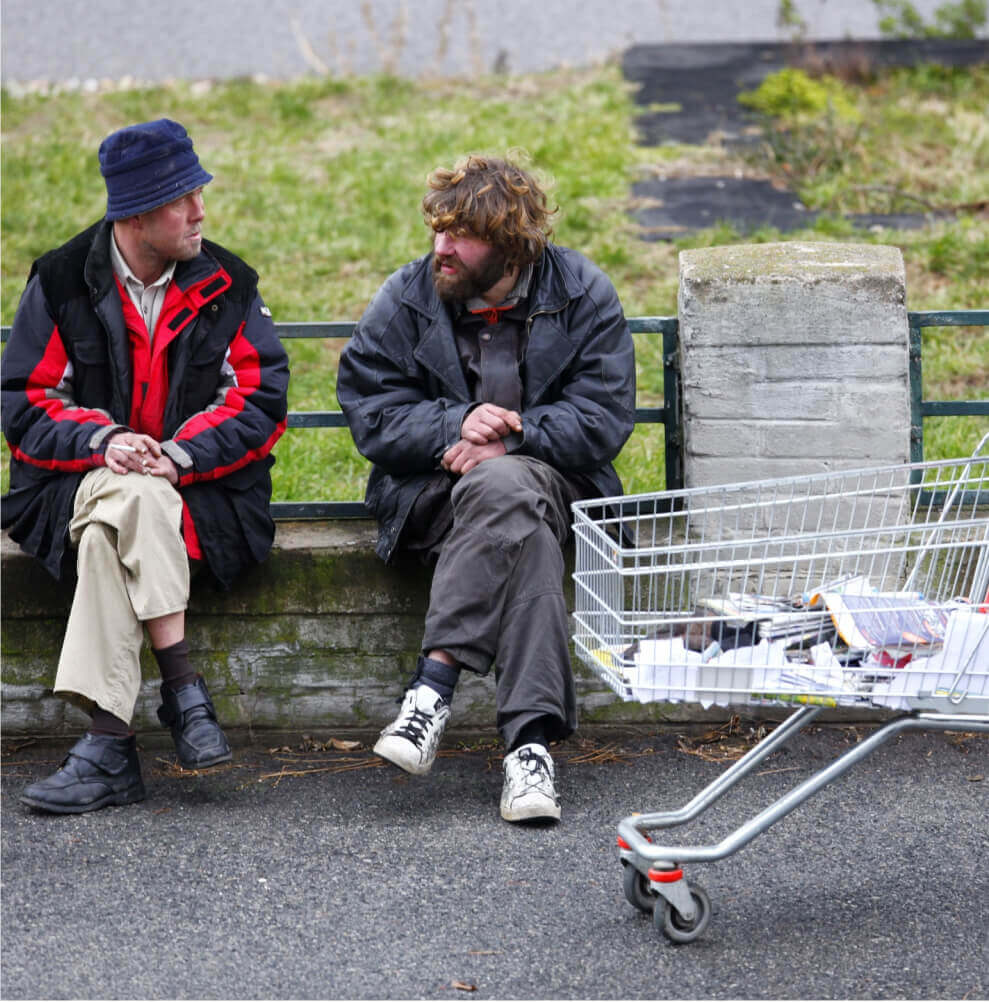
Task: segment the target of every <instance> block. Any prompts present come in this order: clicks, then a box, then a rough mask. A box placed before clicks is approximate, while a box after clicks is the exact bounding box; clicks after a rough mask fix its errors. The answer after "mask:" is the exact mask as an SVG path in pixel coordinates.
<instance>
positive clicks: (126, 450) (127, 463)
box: [104, 431, 179, 487]
mask: <svg viewBox="0 0 989 1002" xmlns="http://www.w3.org/2000/svg"><path fill="white" fill-rule="evenodd" d="M104 459H105V460H106V465H107V466H108V467H109V468H110V469H111V470H112V471H113V472H114V473H119V474H121V475H123V474H125V473H131V472H133V473H144V474H146V475H147V476H151V477H164V478H165V479H166V480H167V481H168V482H169V483H170V484H171V485H172V486H173V487H174V486H175V485H176V484H178V482H179V471H178V469H177V468H176V466H175V463H173V462H172V460H171V459H169V457H168V456H166V455H165V454H164V453H163V452H162V451H161V443H160V442H156V441H155V440H154V439H153V438H152V437H151V436H150V435H140V434H138V433H137V432H133V431H122V432H118V433H117V434H116V435H113V436H111V438H110V440H109V442H107V445H106V450H105V452H104Z"/></svg>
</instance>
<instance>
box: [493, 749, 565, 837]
mask: <svg viewBox="0 0 989 1002" xmlns="http://www.w3.org/2000/svg"><path fill="white" fill-rule="evenodd" d="M554 779H555V772H554V769H553V760H552V759H551V758H550V756H549V752H548V751H547V750H546V749H545V748H544V747H543V746H542V745H537V744H529V745H522V747H521V748H516V749H515V751H513V752H511V753H510V754H508V755H506V756H505V785H504V786H503V787H502V789H501V816H502V817H503V818H504V819H505V820H506V821H551V820H552V821H558V820H559V818H560V798H559V797H558V796H557V795H556V787H555V786H554V785H553V781H554Z"/></svg>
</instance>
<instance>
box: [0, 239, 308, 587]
mask: <svg viewBox="0 0 989 1002" xmlns="http://www.w3.org/2000/svg"><path fill="white" fill-rule="evenodd" d="M110 233H111V224H110V223H107V222H106V221H101V222H99V223H97V224H95V225H94V226H92V227H90V228H89V229H88V230H86V231H85V232H83V233H80V234H79V235H78V236H76V237H74V238H73V239H72V240H70V241H69V242H68V243H66V244H65V245H63V246H62V247H60V248H58V249H56V250H54V251H51V252H50V253H48V254H46V255H44V256H43V257H41V258H39V259H38V260H37V261H36V262H35V263H34V265H33V267H32V269H31V277H30V279H29V281H28V284H27V288H26V289H25V291H24V295H23V296H22V297H21V302H20V305H19V307H18V310H17V315H16V317H15V318H14V324H13V328H12V330H11V335H10V343H9V344H8V345H7V350H6V352H5V354H4V359H3V380H2V385H3V431H4V435H5V436H6V438H7V441H8V443H9V445H10V451H11V461H10V492H9V494H7V495H6V496H5V497H4V499H3V526H4V528H8V529H9V533H10V536H11V538H13V539H14V540H16V541H17V542H18V543H20V544H21V546H22V548H23V549H25V550H26V551H27V552H28V553H31V554H33V555H34V556H36V557H37V558H38V559H39V560H40V561H41V562H42V563H43V564H44V566H45V567H46V568H47V569H48V570H49V571H50V572H51V573H52V574H53V575H54V576H55V577H60V576H61V575H62V573H63V572H64V571H65V570H66V569H67V565H70V564H71V557H72V552H71V549H70V548H69V546H68V539H67V528H68V524H69V521H70V519H71V515H72V503H73V498H74V496H75V492H76V488H77V486H78V484H79V481H80V480H81V479H82V477H83V475H84V474H85V473H86V472H87V471H88V470H91V469H93V468H95V467H98V466H103V465H105V459H104V448H105V445H106V440H107V438H108V437H109V436H110V435H111V434H113V433H114V432H116V431H121V430H132V431H136V432H142V433H145V434H149V435H152V436H154V437H155V438H156V439H157V440H159V441H161V443H162V448H163V450H164V452H165V453H166V454H167V455H168V456H169V457H170V458H171V459H172V461H173V462H174V463H175V465H176V467H177V469H178V473H179V483H178V489H179V492H180V493H181V495H182V501H183V530H184V534H185V539H186V544H187V547H188V548H189V552H190V556H192V557H197V558H201V559H203V560H205V561H206V563H207V564H208V566H209V567H210V569H211V570H212V572H213V574H214V575H215V577H216V578H217V580H218V581H219V582H220V583H221V584H222V585H225V586H228V585H229V584H230V583H231V582H232V581H233V580H234V579H235V578H236V577H237V575H238V574H240V573H241V572H242V571H243V570H244V569H245V568H246V567H247V566H249V565H250V564H252V563H255V562H257V561H260V560H263V559H264V558H265V557H266V556H267V554H268V551H269V549H270V548H271V543H272V539H273V537H274V523H273V522H272V520H271V516H270V514H269V510H268V504H269V501H270V498H271V476H270V468H271V465H272V464H273V463H274V457H273V456H271V455H270V453H271V449H272V446H273V445H274V444H275V442H277V441H278V438H279V437H280V436H281V434H282V432H283V431H284V430H285V426H286V411H287V401H286V393H287V388H288V378H289V373H288V360H287V358H286V355H285V350H284V348H283V347H282V345H281V342H280V341H279V339H278V336H277V334H276V333H275V329H274V325H273V324H272V321H271V314H270V312H269V311H268V309H267V308H266V307H265V305H264V303H263V302H262V300H261V297H260V295H259V294H258V290H257V275H256V274H255V272H254V271H252V270H251V269H250V268H249V267H248V266H247V265H246V264H244V262H243V261H241V260H240V259H239V258H237V257H236V256H234V255H233V254H231V253H230V252H229V251H226V250H224V249H223V248H222V247H220V246H218V245H217V244H214V243H211V242H209V241H205V240H204V241H203V246H202V250H201V252H200V253H199V255H198V256H197V257H195V258H193V259H192V260H189V261H180V262H179V263H178V264H177V266H176V268H175V273H174V276H173V279H172V281H171V283H170V284H169V287H168V292H167V294H166V297H165V301H164V303H163V304H162V308H161V312H160V317H159V319H158V323H157V327H156V330H155V331H154V332H153V334H154V336H153V338H152V337H149V335H148V331H147V329H146V328H145V326H144V321H143V319H142V318H141V315H140V312H139V311H138V310H136V309H135V308H134V306H133V303H132V302H131V301H130V298H129V297H128V295H127V294H126V292H122V289H121V286H120V283H119V280H118V279H117V278H116V277H115V275H114V273H113V268H112V265H111V260H110Z"/></svg>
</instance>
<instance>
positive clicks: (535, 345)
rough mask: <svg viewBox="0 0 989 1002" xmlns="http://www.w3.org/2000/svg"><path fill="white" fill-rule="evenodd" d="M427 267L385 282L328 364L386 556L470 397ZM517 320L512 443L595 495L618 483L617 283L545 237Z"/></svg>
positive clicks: (625, 376) (622, 348) (626, 386)
mask: <svg viewBox="0 0 989 1002" xmlns="http://www.w3.org/2000/svg"><path fill="white" fill-rule="evenodd" d="M431 266H432V254H428V255H426V256H425V257H423V258H420V259H419V260H417V261H413V262H411V263H410V264H408V265H406V266H405V267H404V268H401V269H399V270H398V271H397V272H395V273H394V274H393V275H392V276H391V277H390V278H389V279H388V280H387V281H386V282H385V284H384V285H383V286H382V287H381V289H380V290H379V291H378V293H377V295H376V296H375V297H374V299H373V300H372V301H371V304H370V305H369V306H368V308H367V310H366V311H365V313H364V315H363V317H361V320H360V322H359V323H358V325H357V327H356V329H355V331H354V335H353V337H352V338H351V339H350V341H349V343H348V344H347V346H346V348H345V349H344V351H343V354H342V356H341V359H340V368H339V372H338V375H337V399H338V400H339V402H340V407H341V409H342V410H343V412H344V414H345V415H346V417H347V421H348V423H349V425H350V430H351V434H352V435H353V437H354V441H355V442H356V443H357V448H358V449H359V450H360V452H361V453H362V454H363V455H364V456H366V457H367V458H368V459H370V460H371V462H372V463H373V464H374V466H373V468H372V471H371V475H370V478H369V480H368V485H367V493H366V496H365V504H366V505H367V507H368V508H369V510H370V511H371V513H372V514H373V515H374V517H375V518H376V519H377V521H378V524H379V528H380V532H379V537H378V546H377V552H378V555H379V556H380V557H381V558H382V559H383V560H386V561H387V560H390V559H391V557H392V555H393V554H394V552H395V547H396V545H397V543H398V539H399V536H400V535H401V532H402V528H403V526H404V525H405V522H406V519H407V518H408V515H409V511H410V510H411V508H412V505H413V503H414V502H415V500H416V498H417V497H418V495H419V493H420V492H421V491H422V489H423V488H424V487H425V485H426V484H427V483H428V482H429V481H430V479H431V477H432V476H433V475H435V473H436V472H437V471H438V470H439V468H440V466H439V463H440V459H441V457H442V456H443V453H444V452H445V451H446V450H447V449H448V448H449V447H450V446H451V445H453V444H454V443H455V442H457V441H458V440H459V439H460V426H461V424H462V422H463V419H464V417H465V416H466V414H467V412H468V411H469V410H470V408H471V406H472V405H473V404H476V403H477V401H472V400H471V398H470V393H469V391H468V388H467V381H466V378H465V376H464V372H463V368H462V365H461V361H460V358H459V356H458V353H457V347H456V343H455V339H454V333H453V327H452V324H451V321H450V316H449V313H448V312H447V309H446V307H445V306H444V304H443V303H442V302H441V300H440V299H439V297H438V296H437V294H436V291H435V289H434V287H433V280H432V270H431ZM526 327H527V331H528V337H527V345H526V350H525V355H524V357H523V359H522V365H521V376H522V425H523V440H522V443H521V445H520V446H519V447H518V448H517V449H513V452H514V453H515V454H517V455H524V456H533V457H535V458H536V459H541V460H543V461H544V462H547V463H549V464H550V465H552V466H554V467H555V468H556V469H558V470H560V471H561V472H563V473H569V474H580V475H581V480H582V481H584V482H585V483H587V484H589V485H590V487H591V489H592V490H593V491H594V493H595V494H596V496H600V497H611V496H614V495H617V494H620V493H621V489H622V488H621V482H620V481H619V479H618V475H617V474H616V473H615V470H614V467H613V466H612V460H613V459H614V458H615V456H617V455H618V453H619V451H620V450H621V447H622V446H623V445H624V443H625V441H626V439H627V438H628V436H629V435H630V434H631V432H632V428H633V427H634V423H635V355H634V346H633V342H632V336H631V334H630V333H629V330H628V324H627V323H626V321H625V316H624V313H623V312H622V307H621V304H620V303H619V301H618V296H617V294H616V293H615V290H614V287H613V286H612V284H611V282H610V281H609V280H608V278H607V277H606V276H605V275H604V273H603V272H602V271H601V270H600V269H599V268H597V267H596V266H595V265H593V264H592V263H591V262H590V261H588V260H587V259H586V258H585V257H583V256H582V255H581V254H578V253H577V252H576V251H573V250H568V249H567V248H564V247H557V246H554V245H552V244H551V245H549V246H548V247H547V248H546V250H545V251H544V253H543V255H542V257H541V258H540V260H539V261H538V262H537V264H536V266H535V270H534V273H533V277H532V283H531V285H530V288H529V313H528V319H527V320H526ZM592 496H593V495H592Z"/></svg>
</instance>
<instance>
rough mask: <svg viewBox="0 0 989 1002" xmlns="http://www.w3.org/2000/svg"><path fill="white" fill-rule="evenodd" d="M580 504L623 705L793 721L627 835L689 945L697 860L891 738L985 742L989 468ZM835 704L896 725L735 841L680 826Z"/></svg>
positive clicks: (634, 893)
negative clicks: (707, 837) (686, 706)
mask: <svg viewBox="0 0 989 1002" xmlns="http://www.w3.org/2000/svg"><path fill="white" fill-rule="evenodd" d="M987 439H989V435H987V436H986V438H984V439H983V440H982V442H981V443H980V444H979V447H978V448H977V449H976V452H975V455H974V456H973V457H972V458H970V459H959V460H953V461H950V462H929V463H917V464H908V465H900V466H893V467H885V468H875V469H867V470H853V471H843V472H837V473H827V474H820V475H811V476H802V477H791V478H783V479H774V480H766V481H759V482H751V483H742V484H734V485H729V486H722V487H705V488H695V489H687V490H679V491H666V492H662V493H656V494H648V495H638V496H626V497H615V498H605V499H597V500H593V501H584V502H579V503H577V504H575V505H574V520H575V521H574V532H575V536H576V564H575V571H574V582H575V613H574V623H575V627H574V629H575V633H574V643H575V647H576V650H577V653H578V655H579V657H580V658H581V660H582V661H584V662H585V663H586V664H587V665H589V666H590V667H591V668H592V669H593V670H594V671H595V672H596V673H597V674H598V676H599V677H600V678H601V679H603V680H604V681H605V682H606V683H607V684H608V685H610V686H611V687H612V688H613V689H614V691H615V692H616V693H618V695H619V696H621V697H622V698H623V699H627V700H639V701H642V702H647V701H655V700H658V701H663V702H678V701H685V702H699V703H700V704H701V705H703V706H711V705H717V706H725V707H728V706H732V707H737V706H758V707H765V706H776V707H779V706H783V707H790V708H792V709H793V712H792V714H790V715H789V716H788V717H786V718H785V719H784V720H783V722H782V723H780V724H779V725H778V726H776V728H775V729H774V730H772V731H771V732H770V733H769V734H768V735H767V736H766V737H765V738H764V739H763V740H761V741H760V742H759V743H758V744H757V745H755V746H754V747H752V748H751V749H750V750H749V751H748V752H747V754H745V755H744V757H742V758H741V759H739V760H738V761H737V762H735V763H734V764H733V765H732V766H731V767H730V768H728V769H727V770H726V771H725V772H724V773H722V774H721V775H720V776H719V777H718V778H717V779H716V780H715V781H714V782H712V783H711V784H710V785H709V786H707V787H706V788H705V789H704V790H702V791H701V792H700V793H699V794H698V795H697V796H696V797H694V798H693V799H692V800H691V801H689V802H688V803H687V804H686V805H685V806H684V807H682V808H680V809H679V810H676V811H670V812H665V813H652V814H648V813H647V814H634V815H632V816H630V817H627V818H625V819H624V820H623V821H621V822H620V823H619V825H618V848H619V856H620V858H621V862H622V864H623V870H624V881H623V884H624V891H625V896H626V898H627V899H628V901H629V902H630V903H631V904H632V905H634V906H635V907H637V908H639V909H641V910H642V911H645V912H650V911H651V912H652V913H653V920H654V922H655V925H656V927H657V928H658V929H659V930H661V931H662V932H663V933H665V935H666V936H667V937H669V938H670V939H671V940H673V941H675V942H689V941H691V940H693V939H696V937H697V936H699V935H700V934H701V933H702V932H703V930H704V929H705V927H706V926H707V924H708V922H709V919H710V915H711V905H710V901H709V898H708V896H707V894H706V892H705V891H704V890H703V888H702V887H700V886H699V885H698V884H696V883H694V882H693V881H688V880H686V879H685V878H684V875H683V869H682V865H683V864H684V863H694V862H708V861H712V860H717V859H723V858H725V857H726V856H730V855H731V854H733V853H735V852H736V851H738V850H739V849H741V848H742V847H743V846H745V845H747V844H748V843H749V842H750V841H752V839H754V838H755V837H756V836H757V835H760V834H761V833H762V832H764V831H765V830H766V829H767V828H769V827H770V826H771V825H773V824H774V823H775V822H776V821H778V820H779V819H780V818H783V817H785V816H786V815H787V814H788V813H789V812H790V811H792V810H793V809H794V808H795V807H798V806H799V805H800V804H802V803H803V802H804V801H805V800H807V799H808V798H809V797H811V796H812V795H813V794H814V793H816V792H817V791H818V790H820V789H822V788H823V787H824V786H826V785H827V784H828V783H830V782H832V781H833V780H834V779H837V778H838V777H839V776H841V775H842V774H843V773H844V772H846V771H847V770H848V769H849V768H850V767H851V766H853V765H855V764H856V763H857V762H859V761H861V760H862V759H863V758H865V757H867V756H868V755H870V754H871V753H872V752H873V751H874V750H875V749H876V748H877V747H879V746H880V745H881V744H883V743H884V742H885V741H887V740H889V738H891V737H892V736H894V735H895V734H899V733H901V732H903V731H906V730H922V729H926V730H938V731H965V732H982V733H989V458H986V457H982V456H981V453H982V449H983V447H984V446H985V443H986V440H987ZM828 707H852V708H854V707H860V708H862V707H865V708H869V710H870V712H872V710H873V708H875V707H880V708H886V709H889V710H893V711H900V712H899V713H898V714H894V715H891V717H890V719H888V720H886V722H885V723H884V724H883V725H882V726H880V727H879V728H878V730H876V731H874V732H873V733H872V734H871V735H870V736H869V737H867V738H866V739H865V740H863V741H862V742H860V743H859V744H857V745H856V746H855V747H853V748H852V749H850V750H849V751H847V752H846V753H844V754H843V755H841V756H840V757H839V758H838V759H836V760H835V761H834V762H832V763H831V764H830V765H828V766H827V767H826V768H823V769H821V770H820V771H819V772H817V773H816V774H814V775H813V776H811V777H810V778H808V779H807V780H806V781H805V782H803V783H801V784H800V785H799V786H797V787H796V788H795V789H793V790H792V791H791V792H790V793H788V794H787V795H785V796H783V797H781V798H780V799H779V800H777V801H776V802H775V803H774V804H772V805H771V806H769V807H768V808H766V809H765V810H763V811H762V812H761V813H759V814H758V815H757V816H755V817H753V818H752V819H751V820H749V821H747V822H746V823H745V824H743V825H742V826H741V827H739V828H738V829H737V830H736V831H734V832H733V833H732V834H730V835H729V836H728V837H727V838H725V839H724V840H723V841H722V842H720V843H718V844H716V845H708V846H669V845H662V844H660V843H659V842H658V841H655V840H654V836H652V835H651V834H650V833H652V832H656V831H658V830H660V829H664V828H670V827H674V826H676V825H680V824H684V823H686V822H688V821H690V820H692V819H693V818H695V817H697V816H698V815H699V814H701V813H702V812H703V811H704V810H705V809H706V808H707V807H709V806H710V805H711V804H713V803H714V802H715V801H716V800H717V799H718V798H720V797H721V796H723V795H724V794H725V793H727V792H728V790H729V789H731V788H732V787H733V786H734V785H735V784H736V783H738V782H739V781H740V780H741V779H742V778H743V777H745V776H746V775H748V774H749V773H750V772H752V770H753V769H754V768H755V767H756V766H757V765H758V764H759V763H760V762H762V761H763V760H764V759H765V758H766V757H767V756H768V755H770V754H771V753H772V752H773V751H775V750H777V749H779V748H780V747H781V746H782V745H783V744H785V743H786V742H787V741H789V740H790V739H791V738H792V737H794V736H795V735H796V734H797V733H799V732H800V730H801V729H803V728H804V727H805V726H806V725H807V724H809V723H810V722H811V721H812V720H813V719H814V718H815V717H817V716H818V715H819V714H820V713H821V712H822V711H823V710H825V709H826V708H828Z"/></svg>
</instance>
